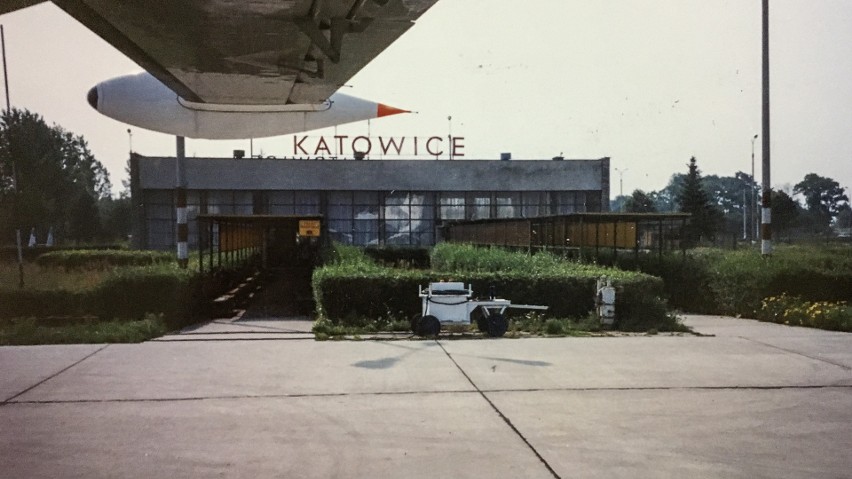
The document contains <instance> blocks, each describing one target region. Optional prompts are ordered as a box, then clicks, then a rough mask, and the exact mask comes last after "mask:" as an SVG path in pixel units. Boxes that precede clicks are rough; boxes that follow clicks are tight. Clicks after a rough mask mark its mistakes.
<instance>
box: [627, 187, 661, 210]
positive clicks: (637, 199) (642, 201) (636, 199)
mask: <svg viewBox="0 0 852 479" xmlns="http://www.w3.org/2000/svg"><path fill="white" fill-rule="evenodd" d="M624 210H625V211H627V212H628V213H656V212H657V208H656V206H654V199H653V198H651V197H650V196H648V194H647V193H645V192H644V191H642V190H635V191H633V194H632V195H630V196H629V197H628V198H627V201H625V202H624Z"/></svg>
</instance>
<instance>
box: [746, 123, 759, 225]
mask: <svg viewBox="0 0 852 479" xmlns="http://www.w3.org/2000/svg"><path fill="white" fill-rule="evenodd" d="M755 140H757V135H754V136H753V137H752V139H751V184H750V185H748V189H749V190H751V197H750V199H749V203H750V205H751V206H749V208H748V209H749V210H751V222H752V224H753V225H754V229H753V231H754V236H752V238H751V239H752V241H754V239H755V238H757V234H758V233H757V215H756V214H755V213H757V203H755V202H754V184H755V180H754V141H755ZM743 214H745V213H743ZM744 239H745V238H744Z"/></svg>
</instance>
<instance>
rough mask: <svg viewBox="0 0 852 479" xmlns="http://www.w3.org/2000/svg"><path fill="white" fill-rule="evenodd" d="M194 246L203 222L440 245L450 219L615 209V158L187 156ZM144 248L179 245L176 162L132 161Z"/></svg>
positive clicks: (137, 238)
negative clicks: (289, 223)
mask: <svg viewBox="0 0 852 479" xmlns="http://www.w3.org/2000/svg"><path fill="white" fill-rule="evenodd" d="M184 166H185V178H186V183H187V206H188V220H189V232H190V234H189V242H190V248H193V249H195V248H197V246H198V241H199V238H200V237H201V236H200V235H199V230H198V222H197V221H196V218H197V216H198V215H199V214H202V215H281V216H291V215H305V216H307V215H321V216H322V217H323V218H324V219H325V226H326V230H325V233H326V234H327V235H328V236H329V237H330V238H331V239H332V240H335V241H338V242H341V243H346V244H354V245H400V246H430V245H433V244H435V243H436V241H437V240H438V239H439V228H440V226H441V224H442V223H443V222H445V221H450V220H463V219H468V220H475V219H489V218H531V217H538V216H545V215H554V214H567V213H586V212H605V211H608V210H609V178H610V176H609V158H601V159H597V160H560V159H556V160H508V161H502V160H283V159H257V158H252V159H231V158H187V159H186V160H185V165H184ZM130 171H131V194H132V197H133V204H134V211H135V217H134V244H135V246H136V247H139V248H142V249H159V250H166V249H171V248H174V245H175V231H176V226H175V224H176V218H175V214H176V213H175V193H174V186H175V181H176V180H175V177H176V160H175V158H173V157H166V158H163V157H145V156H141V155H138V154H132V155H131V158H130Z"/></svg>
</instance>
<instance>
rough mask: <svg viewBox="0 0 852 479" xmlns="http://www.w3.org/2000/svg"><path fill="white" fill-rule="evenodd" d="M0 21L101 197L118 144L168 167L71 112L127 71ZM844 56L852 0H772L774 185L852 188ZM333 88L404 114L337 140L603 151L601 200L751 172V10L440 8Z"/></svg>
mask: <svg viewBox="0 0 852 479" xmlns="http://www.w3.org/2000/svg"><path fill="white" fill-rule="evenodd" d="M521 5H522V6H521ZM0 23H2V24H3V25H4V28H5V37H6V53H7V57H8V74H9V89H10V97H11V103H12V106H13V107H17V108H21V109H23V108H26V109H29V110H30V111H33V112H36V113H38V114H40V115H42V116H43V117H44V118H45V120H46V121H47V122H48V123H50V124H54V123H55V124H58V125H60V126H62V127H63V128H65V129H66V130H68V131H71V132H73V133H74V134H78V135H82V136H84V137H85V138H86V140H87V141H88V143H89V147H90V149H91V150H92V152H93V153H94V154H95V156H96V157H97V159H98V160H99V161H100V162H101V163H103V164H104V165H105V166H106V167H107V169H108V171H109V172H110V176H111V180H112V183H113V192H114V193H116V194H117V193H118V191H119V190H120V189H121V180H122V179H125V178H126V173H125V170H124V168H125V164H126V161H127V157H128V151H129V149H130V148H131V146H132V149H133V150H134V151H136V152H137V153H140V154H142V155H146V156H174V154H175V139H174V137H172V136H169V135H165V134H161V133H155V132H150V131H146V130H142V129H139V128H135V127H131V132H132V134H131V135H129V134H128V133H127V128H128V125H124V124H121V123H119V122H117V121H115V120H112V119H110V118H107V117H105V116H103V115H101V114H99V113H97V112H96V111H94V110H93V109H92V108H91V107H90V106H89V105H88V104H87V103H86V92H87V91H88V90H89V89H90V88H91V87H92V86H94V85H95V84H97V83H99V82H101V81H103V80H106V79H109V78H112V77H115V76H120V75H124V74H127V73H131V72H135V71H140V70H141V68H140V67H139V66H138V65H136V64H135V63H133V62H132V61H130V60H129V59H127V58H126V57H125V56H124V55H123V54H121V53H120V52H119V51H117V50H116V49H115V48H113V47H112V46H111V45H109V44H108V43H106V42H105V41H103V40H101V39H100V38H99V37H97V36H96V35H95V34H93V33H91V32H90V31H89V30H88V29H86V28H85V27H84V26H82V25H81V24H79V23H78V22H77V21H76V20H74V19H73V18H71V17H69V16H68V15H66V14H65V13H64V12H62V11H61V10H59V8H57V7H56V6H54V5H53V4H50V3H45V4H41V5H37V6H34V7H30V8H27V9H24V10H20V11H17V12H13V13H9V14H6V15H2V16H0ZM850 46H852V1H849V0H770V67H771V73H770V79H771V107H772V113H771V135H770V138H771V162H772V167H771V183H772V186H773V187H774V188H780V189H783V190H785V191H790V190H791V189H792V187H793V185H795V184H796V183H797V182H799V181H801V180H802V178H803V177H804V176H805V175H806V174H808V173H817V174H819V175H821V176H828V177H831V178H833V179H835V180H837V181H838V182H839V183H840V185H841V186H843V187H846V188H847V191H849V190H848V189H849V188H850V187H852V81H850V78H852V55H850ZM344 91H345V92H346V93H347V94H350V95H354V96H358V97H361V98H365V99H369V100H372V101H376V102H380V103H385V104H389V105H393V106H396V107H400V108H404V109H407V110H412V111H414V112H416V113H412V114H407V115H397V116H393V117H386V118H382V119H378V120H373V121H372V122H370V124H369V125H368V124H367V123H366V122H360V123H355V124H351V125H344V126H340V127H338V132H339V134H341V135H344V134H346V135H353V136H355V135H364V134H367V133H368V132H369V134H370V135H371V136H386V137H387V136H419V137H428V136H433V135H437V136H444V137H445V136H446V135H448V134H450V133H451V134H452V135H453V136H460V137H464V154H465V157H464V158H465V159H497V158H499V157H500V154H501V153H503V152H510V153H511V154H512V157H513V159H518V160H521V159H547V158H551V157H553V156H557V155H562V156H564V157H565V158H566V159H594V158H601V157H605V156H606V157H610V158H611V167H612V171H611V173H612V180H611V181H612V186H611V193H612V196H615V195H617V194H619V192H620V190H623V192H624V193H625V194H629V193H630V192H632V191H633V190H634V189H637V188H638V189H643V190H646V191H649V190H659V189H661V188H663V187H665V185H666V184H667V182H668V180H669V178H670V177H671V175H672V174H673V173H685V172H686V171H687V166H686V165H687V163H688V161H689V158H690V157H692V156H695V157H696V158H697V160H698V166H699V168H700V169H701V171H702V173H703V174H704V175H711V174H715V175H721V176H733V175H734V174H735V173H736V172H737V171H745V172H747V173H750V172H751V164H752V163H751V153H752V137H753V136H754V135H755V134H759V133H761V1H760V0H529V1H527V2H518V1H517V0H439V1H438V3H437V4H436V5H435V6H434V7H432V9H430V10H429V11H427V12H426V13H425V14H424V15H423V16H422V17H421V18H420V19H419V20H418V22H417V24H416V25H415V26H414V27H413V28H412V29H411V30H409V32H407V33H406V34H405V35H403V36H402V37H401V38H400V39H398V40H397V41H396V42H395V43H394V44H392V45H391V46H390V47H389V48H388V49H387V50H385V52H383V53H382V54H381V55H380V56H378V57H377V58H376V59H374V60H373V61H372V62H371V63H370V64H368V65H367V66H366V67H365V68H364V69H363V70H362V71H361V72H359V73H358V74H357V75H356V76H355V77H353V78H352V79H351V80H350V81H349V82H348V85H347V86H346V87H344ZM448 117H452V120H448ZM308 134H309V135H328V136H331V135H333V134H334V131H333V130H331V129H327V130H317V131H314V132H310V133H308ZM761 141H762V140H761V139H760V138H759V139H758V140H757V142H756V143H755V144H754V146H755V173H756V178H757V179H758V181H760V178H761V162H762V159H761ZM292 145H293V137H292V136H284V137H276V138H269V139H256V140H254V141H253V151H254V153H255V154H258V153H263V154H264V155H275V156H279V157H281V156H287V155H292V149H293V148H292ZM234 149H244V150H246V151H247V152H248V151H249V149H250V145H249V141H248V140H244V141H243V140H240V141H205V140H195V139H187V144H186V152H187V155H188V156H199V157H229V156H231V152H232V150H234ZM374 158H375V156H374ZM619 180H621V182H622V183H621V185H623V186H620V184H619Z"/></svg>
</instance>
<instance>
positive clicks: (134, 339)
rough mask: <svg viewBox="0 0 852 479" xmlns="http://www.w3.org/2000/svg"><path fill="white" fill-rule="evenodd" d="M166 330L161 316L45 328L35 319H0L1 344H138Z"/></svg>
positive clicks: (41, 322) (86, 322) (94, 321)
mask: <svg viewBox="0 0 852 479" xmlns="http://www.w3.org/2000/svg"><path fill="white" fill-rule="evenodd" d="M167 331H168V326H167V324H166V320H165V319H164V317H163V316H162V315H151V314H149V315H146V316H145V317H144V318H142V319H139V320H135V321H99V320H92V321H85V322H75V323H72V324H59V325H47V324H45V323H44V321H40V320H38V319H36V318H14V319H4V320H0V345H2V346H8V345H31V344H92V343H139V342H142V341H147V340H149V339H151V338H155V337H158V336H162V335H163V334H165V333H166V332H167Z"/></svg>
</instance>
